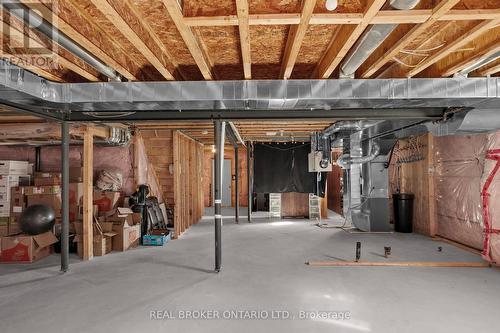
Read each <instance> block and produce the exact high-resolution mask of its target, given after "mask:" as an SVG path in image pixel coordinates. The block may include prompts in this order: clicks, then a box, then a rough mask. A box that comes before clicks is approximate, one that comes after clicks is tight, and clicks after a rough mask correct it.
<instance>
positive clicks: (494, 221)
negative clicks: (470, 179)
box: [481, 132, 500, 263]
mask: <svg viewBox="0 0 500 333" xmlns="http://www.w3.org/2000/svg"><path fill="white" fill-rule="evenodd" d="M486 147H487V150H486V154H487V155H486V158H485V161H484V172H483V175H482V177H481V186H482V187H481V188H482V195H481V197H482V203H483V225H484V229H485V230H484V231H485V232H484V237H485V239H484V242H483V247H484V248H483V257H484V258H485V259H487V260H489V261H493V262H496V263H500V234H499V232H500V132H496V133H493V134H490V135H488V142H487V146H486Z"/></svg>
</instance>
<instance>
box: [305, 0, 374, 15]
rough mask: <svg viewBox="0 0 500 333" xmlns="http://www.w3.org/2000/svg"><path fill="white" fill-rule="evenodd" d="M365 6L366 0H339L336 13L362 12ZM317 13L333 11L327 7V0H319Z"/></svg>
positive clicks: (316, 8)
mask: <svg viewBox="0 0 500 333" xmlns="http://www.w3.org/2000/svg"><path fill="white" fill-rule="evenodd" d="M364 7H365V1H364V0H339V2H338V6H337V9H335V11H334V13H362V12H363V9H364ZM314 12H315V13H332V12H330V11H328V9H326V0H317V1H316V7H315V8H314Z"/></svg>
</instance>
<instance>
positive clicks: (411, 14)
mask: <svg viewBox="0 0 500 333" xmlns="http://www.w3.org/2000/svg"><path fill="white" fill-rule="evenodd" d="M432 13H433V11H432V9H411V10H381V11H379V12H378V13H377V14H376V15H375V16H374V17H373V18H372V20H371V21H370V24H417V23H424V22H425V21H427V20H428V19H429V18H430V17H431V16H432ZM499 16H500V10H499V9H452V10H450V11H449V12H447V13H445V14H444V15H442V16H440V17H439V18H438V19H437V20H438V21H475V20H494V19H497V18H498V17H499ZM300 17H301V14H299V13H280V14H250V15H249V17H248V21H249V22H248V23H249V25H292V24H299V23H300ZM184 21H185V23H186V25H188V26H190V27H213V26H237V25H238V16H237V15H227V16H191V17H184ZM362 21H363V14H362V13H315V14H312V16H311V19H310V21H309V24H325V25H342V24H360V23H361V22H362Z"/></svg>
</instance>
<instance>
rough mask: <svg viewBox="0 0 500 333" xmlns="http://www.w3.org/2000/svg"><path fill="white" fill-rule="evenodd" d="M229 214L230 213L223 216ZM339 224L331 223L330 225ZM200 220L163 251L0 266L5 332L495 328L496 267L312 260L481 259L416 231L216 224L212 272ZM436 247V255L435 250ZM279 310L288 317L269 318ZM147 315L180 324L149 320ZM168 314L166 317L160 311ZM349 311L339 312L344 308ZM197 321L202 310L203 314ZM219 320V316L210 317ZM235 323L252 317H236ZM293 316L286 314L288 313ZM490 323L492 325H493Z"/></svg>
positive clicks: (208, 222) (499, 273)
mask: <svg viewBox="0 0 500 333" xmlns="http://www.w3.org/2000/svg"><path fill="white" fill-rule="evenodd" d="M226 213H228V214H231V213H232V212H231V211H227V212H226ZM330 222H331V223H337V222H339V221H338V220H337V221H330ZM213 236H214V233H213V221H212V218H210V217H207V218H205V219H204V220H203V221H202V222H201V223H199V224H197V225H195V226H193V227H192V228H191V229H190V230H188V231H187V232H186V233H185V234H184V235H183V236H182V237H181V238H180V239H179V240H176V241H172V242H170V243H168V244H167V245H166V246H165V247H163V248H138V249H135V250H132V251H129V252H125V253H113V254H110V255H107V256H105V257H101V258H96V259H94V260H93V261H92V262H90V263H82V262H79V261H78V260H77V259H76V258H73V259H72V265H71V270H70V272H68V273H66V274H64V275H62V274H60V273H59V272H58V269H59V261H58V260H59V257H58V256H57V255H53V256H51V257H49V258H47V259H45V260H43V261H41V262H38V263H36V264H33V265H28V266H20V265H0V323H1V328H0V330H1V331H2V332H109V331H111V332H137V331H152V332H157V331H160V330H161V331H167V330H168V331H172V332H180V331H181V329H182V330H183V331H186V332H236V331H238V332H285V331H286V332H332V331H334V332H455V333H456V332H474V331H475V332H482V333H486V332H498V324H495V321H496V315H497V311H498V308H499V307H500V298H499V297H498V295H500V270H498V269H494V268H390V267H350V268H347V267H344V268H339V267H338V268H333V267H329V268H326V267H325V268H317V267H316V268H315V267H309V266H306V265H305V264H304V262H306V261H309V260H352V259H353V257H354V247H355V242H356V241H361V242H362V244H363V245H362V246H363V247H362V258H363V259H364V260H380V261H383V260H388V259H385V258H383V257H382V254H383V247H384V246H391V247H392V252H393V256H392V258H391V259H389V260H394V261H413V260H415V261H416V260H419V261H480V258H479V257H478V256H477V255H475V254H472V253H469V252H466V251H464V250H461V249H458V248H456V247H454V246H452V245H448V244H445V243H440V242H436V241H433V240H431V239H429V238H426V237H423V236H419V235H404V234H348V233H346V232H344V231H341V230H338V229H321V228H319V227H317V226H314V224H313V223H312V222H311V221H307V220H286V221H281V220H273V221H269V220H267V219H266V218H265V216H262V217H261V218H258V219H255V220H254V223H252V224H248V223H246V222H241V223H240V224H239V225H235V224H234V221H233V219H232V218H227V219H225V221H224V228H223V269H222V272H221V273H219V274H215V273H213V272H212V270H213V261H214V248H213V243H214V240H213V238H214V237H213ZM438 246H442V247H443V251H442V252H438V251H437V247H438ZM193 310H215V311H219V312H218V313H219V316H221V317H224V316H227V315H228V312H225V311H233V310H241V311H246V310H249V311H250V310H257V311H260V312H259V313H258V315H260V316H261V317H265V316H268V317H271V316H273V315H274V316H278V315H279V316H281V318H282V317H286V316H287V315H289V316H290V318H289V319H275V320H271V319H267V320H235V319H233V320H224V319H221V320H183V319H180V318H179V316H180V315H182V314H183V313H186V312H182V311H193ZM273 310H283V311H287V312H271V311H273ZM151 311H164V312H161V313H157V315H159V314H161V315H162V316H168V315H171V316H176V317H177V319H167V318H164V319H162V320H151V319H150V316H151ZM167 311H169V312H167ZM301 311H313V313H316V311H330V312H328V313H329V315H330V316H332V315H334V314H335V313H333V312H332V311H348V312H349V313H350V316H351V318H350V319H344V320H340V319H322V318H314V319H300V318H299V317H300V314H301ZM344 313H345V312H344ZM204 314H208V312H205V313H204ZM212 315H215V312H212ZM231 315H232V316H236V315H239V316H243V317H245V316H246V315H256V313H253V314H252V313H248V312H240V313H237V312H232V313H231ZM293 317H294V318H293ZM495 325H496V326H495Z"/></svg>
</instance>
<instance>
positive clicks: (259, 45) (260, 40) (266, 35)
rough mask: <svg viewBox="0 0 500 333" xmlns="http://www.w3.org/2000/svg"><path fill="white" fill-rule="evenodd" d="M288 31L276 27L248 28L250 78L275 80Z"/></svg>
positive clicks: (281, 27)
mask: <svg viewBox="0 0 500 333" xmlns="http://www.w3.org/2000/svg"><path fill="white" fill-rule="evenodd" d="M288 29H289V27H288V26H277V25H269V26H252V27H251V28H250V49H251V52H252V77H253V78H254V79H277V78H278V77H279V73H280V69H281V60H282V58H283V50H284V48H285V45H286V38H287V36H288Z"/></svg>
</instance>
